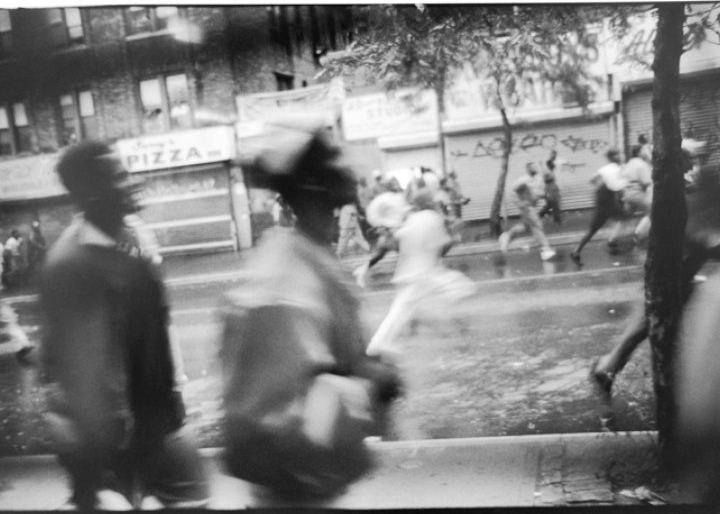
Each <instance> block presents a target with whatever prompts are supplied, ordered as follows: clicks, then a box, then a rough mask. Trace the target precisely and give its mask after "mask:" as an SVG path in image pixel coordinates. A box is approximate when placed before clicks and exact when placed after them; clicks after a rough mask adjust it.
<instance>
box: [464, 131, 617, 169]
mask: <svg viewBox="0 0 720 514" xmlns="http://www.w3.org/2000/svg"><path fill="white" fill-rule="evenodd" d="M559 143H562V144H563V145H564V146H565V147H567V148H569V149H570V150H571V151H573V152H578V151H582V150H587V151H590V152H593V153H598V152H600V151H602V150H604V149H605V148H607V147H608V146H609V143H608V142H607V141H605V140H602V139H584V138H582V137H576V136H572V135H570V136H567V137H566V138H564V139H562V140H560V139H559V136H557V135H556V134H535V133H530V134H525V135H524V136H521V137H519V138H513V140H512V146H511V150H510V153H511V154H512V155H515V154H517V153H519V152H521V151H522V152H526V153H537V151H538V150H541V151H543V152H549V151H550V150H553V149H556V148H557V146H558V144H559ZM504 149H505V140H504V138H502V137H501V136H496V137H494V138H492V139H485V140H483V139H478V140H477V142H476V143H475V146H474V147H473V149H472V150H469V151H468V150H466V149H462V148H457V147H456V148H454V149H452V150H451V151H450V155H452V156H453V157H457V158H469V159H481V158H484V157H490V158H492V159H500V158H501V157H502V154H503V150H504ZM570 166H572V165H570ZM578 166H584V165H578ZM576 167H577V166H576Z"/></svg>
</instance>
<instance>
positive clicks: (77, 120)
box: [0, 5, 352, 248]
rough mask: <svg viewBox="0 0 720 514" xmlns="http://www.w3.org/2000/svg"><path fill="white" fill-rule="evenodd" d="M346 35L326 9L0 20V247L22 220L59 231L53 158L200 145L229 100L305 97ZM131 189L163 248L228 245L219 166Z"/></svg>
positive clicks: (100, 11)
mask: <svg viewBox="0 0 720 514" xmlns="http://www.w3.org/2000/svg"><path fill="white" fill-rule="evenodd" d="M351 26H352V24H351V20H350V18H349V11H348V10H347V9H346V8H345V7H337V6H336V7H333V6H308V5H304V6H233V7H200V6H180V7H175V6H158V7H88V8H52V9H13V10H5V9H0V238H2V240H3V241H4V240H5V238H6V237H7V235H6V233H7V232H9V230H10V229H11V228H14V227H19V228H20V229H21V230H26V229H27V227H28V226H29V224H30V222H31V221H32V220H33V219H35V218H39V219H40V220H41V222H42V223H43V228H44V231H45V233H46V237H47V238H48V239H49V240H51V241H52V240H53V239H54V238H55V237H56V236H57V234H59V232H60V231H61V230H62V228H63V227H64V226H66V225H67V223H68V222H69V220H70V217H71V206H70V205H69V203H68V201H67V198H66V197H65V196H64V192H63V190H62V188H61V187H60V186H59V185H58V184H57V179H56V178H55V176H54V173H53V170H52V168H53V165H54V162H55V159H56V158H57V155H58V154H59V152H61V151H62V149H63V147H66V146H67V145H69V144H71V143H73V142H76V141H80V140H83V139H86V138H97V139H102V140H106V141H111V142H112V141H118V140H124V139H128V138H129V139H133V138H135V139H137V138H144V137H150V138H152V137H162V136H163V135H165V136H167V135H168V134H175V133H178V134H179V133H181V132H182V133H185V134H188V133H189V132H188V131H194V130H200V131H202V130H203V127H204V126H207V124H208V122H207V120H206V119H205V118H203V117H202V116H201V115H200V113H201V112H220V113H224V114H230V115H234V114H235V109H236V108H235V99H236V97H237V96H238V95H247V94H252V93H259V92H267V91H278V90H286V89H294V88H303V87H305V86H311V85H313V84H314V82H315V80H314V76H315V75H316V74H317V72H318V70H319V69H320V68H319V60H320V58H321V56H322V55H324V53H326V52H328V51H332V50H336V49H338V48H340V47H342V46H343V45H345V44H346V43H347V42H348V41H349V39H350V37H351V31H350V27H351ZM189 134H190V136H189V137H191V138H192V134H193V133H192V132H190V133H189ZM133 140H134V139H133ZM143 175H144V177H143V178H145V179H146V180H147V182H148V184H149V185H150V188H149V189H150V190H151V191H153V192H154V196H153V197H152V198H147V200H148V203H149V207H151V210H153V209H154V212H155V214H152V216H154V220H151V221H154V222H155V227H154V228H156V233H157V234H158V236H159V238H160V239H161V244H162V245H163V246H168V247H177V248H182V247H188V248H191V247H193V245H197V244H199V245H200V246H202V244H203V243H204V240H203V238H205V239H213V240H215V242H216V243H217V242H218V241H225V242H227V243H229V244H230V243H232V241H233V240H234V241H235V242H237V230H238V229H237V224H235V223H234V222H235V221H236V220H234V219H233V216H234V211H233V208H231V207H229V205H231V203H232V201H233V200H232V198H231V196H232V194H231V192H230V191H231V189H232V187H231V185H232V182H233V177H234V178H235V179H237V180H240V179H241V178H240V177H241V175H240V174H238V173H237V171H236V170H232V169H230V167H229V164H227V163H225V164H224V165H222V166H210V165H208V164H207V163H205V164H204V166H189V165H188V166H175V167H172V168H168V169H165V170H154V171H153V172H152V173H144V174H143ZM151 196H152V195H151ZM225 199H227V201H225ZM158 206H159V207H158ZM218 206H219V207H218ZM208 209H210V211H213V212H210V214H211V216H209V215H208ZM215 211H217V212H215ZM188 212H191V213H192V212H195V214H193V216H195V218H194V222H191V223H187V224H183V222H182V220H180V219H179V216H180V213H185V214H186V215H187V213H188ZM201 213H202V214H204V215H205V218H207V219H208V220H211V221H208V223H207V224H206V223H204V222H202V221H200V222H198V220H200V218H201V216H200V215H201ZM212 220H215V221H212ZM210 246H212V245H210ZM218 246H223V245H222V244H221V243H218Z"/></svg>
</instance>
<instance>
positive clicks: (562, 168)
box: [444, 102, 614, 220]
mask: <svg viewBox="0 0 720 514" xmlns="http://www.w3.org/2000/svg"><path fill="white" fill-rule="evenodd" d="M553 118H554V119H553ZM444 130H445V134H446V143H445V151H446V155H447V169H448V170H454V171H455V172H456V174H457V176H458V182H459V183H460V185H461V187H462V190H463V193H464V194H465V195H466V196H468V197H470V199H471V201H470V203H469V204H468V205H467V207H465V209H464V211H463V217H464V218H465V219H466V220H478V219H487V218H489V217H490V209H491V206H492V201H493V197H494V195H495V191H496V188H497V181H498V177H499V175H500V171H501V169H500V167H501V161H502V152H503V141H504V137H503V133H502V128H501V126H499V124H497V123H492V122H490V121H487V120H486V121H484V122H482V123H481V122H474V123H472V122H463V123H446V124H444ZM613 141H614V136H613V119H612V104H611V103H609V102H606V103H603V104H599V105H595V106H593V111H592V114H590V115H587V114H585V113H582V112H581V110H580V109H565V110H556V111H555V113H554V114H552V113H551V112H550V111H547V112H538V113H536V114H535V115H534V116H526V117H525V119H524V121H523V123H522V124H520V123H516V124H515V125H514V127H513V145H512V151H511V154H510V162H509V171H508V175H507V181H506V195H505V200H506V201H505V209H506V210H505V211H504V212H506V214H508V215H514V214H517V212H518V210H517V207H516V206H515V204H514V202H512V201H508V200H509V199H511V197H510V196H509V195H508V194H507V192H508V191H509V190H510V185H511V184H512V183H513V181H514V180H515V179H517V178H518V177H520V176H521V175H522V174H524V173H525V169H526V168H525V166H526V164H527V163H528V162H536V163H544V162H545V161H546V160H547V159H548V157H549V156H550V152H551V151H552V150H555V151H556V152H557V155H558V158H557V164H558V166H557V169H556V177H557V183H558V185H559V186H560V190H561V193H562V208H563V209H564V210H565V209H584V208H588V207H592V205H593V187H592V186H591V184H590V179H591V178H592V176H593V175H594V173H595V172H596V171H597V169H598V168H599V167H600V166H602V165H603V164H605V163H606V162H607V161H606V159H605V152H606V151H607V149H608V148H609V147H610V146H612V145H613Z"/></svg>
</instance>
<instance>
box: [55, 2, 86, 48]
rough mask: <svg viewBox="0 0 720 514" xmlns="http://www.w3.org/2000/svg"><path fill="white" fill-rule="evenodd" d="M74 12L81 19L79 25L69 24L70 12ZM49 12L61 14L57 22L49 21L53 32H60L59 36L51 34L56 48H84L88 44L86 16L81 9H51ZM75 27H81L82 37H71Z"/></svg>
mask: <svg viewBox="0 0 720 514" xmlns="http://www.w3.org/2000/svg"><path fill="white" fill-rule="evenodd" d="M70 10H73V11H77V14H78V17H79V19H80V23H79V24H74V25H72V26H71V25H70V24H69V23H68V18H69V16H68V11H70ZM49 11H51V12H52V11H57V12H58V13H59V16H58V17H57V20H50V21H48V27H49V29H50V30H51V31H58V32H59V34H56V33H54V32H50V34H51V38H53V43H54V46H55V48H66V47H72V46H84V45H86V44H87V30H86V26H85V16H84V15H83V10H82V9H81V8H80V7H54V8H52V9H50V10H49ZM73 27H80V30H81V35H80V37H76V36H75V37H73V36H72V35H71V29H72V28H73Z"/></svg>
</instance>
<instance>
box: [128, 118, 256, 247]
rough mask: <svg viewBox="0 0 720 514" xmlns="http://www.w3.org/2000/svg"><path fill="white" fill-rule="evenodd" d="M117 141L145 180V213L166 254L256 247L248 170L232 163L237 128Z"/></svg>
mask: <svg viewBox="0 0 720 514" xmlns="http://www.w3.org/2000/svg"><path fill="white" fill-rule="evenodd" d="M116 145H117V149H118V152H119V153H120V156H121V158H122V160H123V163H124V164H125V166H126V167H127V169H128V171H130V172H131V173H133V174H137V177H138V178H140V179H142V181H143V183H144V187H143V191H142V193H141V203H142V205H143V207H144V208H143V213H142V216H143V219H144V220H145V221H146V222H147V224H148V226H149V227H150V228H151V229H153V231H154V232H155V235H156V236H157V238H158V242H159V244H160V247H161V252H162V253H165V254H168V253H191V252H201V251H220V250H237V249H238V248H246V247H248V246H250V244H251V243H250V241H251V240H252V236H251V234H249V232H250V230H251V229H250V223H249V219H250V213H249V207H248V202H247V195H246V194H245V188H244V186H243V183H242V174H241V173H240V172H239V170H236V169H233V168H232V166H231V159H233V158H234V157H235V134H234V130H233V128H232V127H228V126H217V127H207V128H202V129H198V130H189V131H184V132H173V133H168V134H162V135H157V136H149V137H142V138H135V139H123V140H120V141H118V142H117V144H116Z"/></svg>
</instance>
